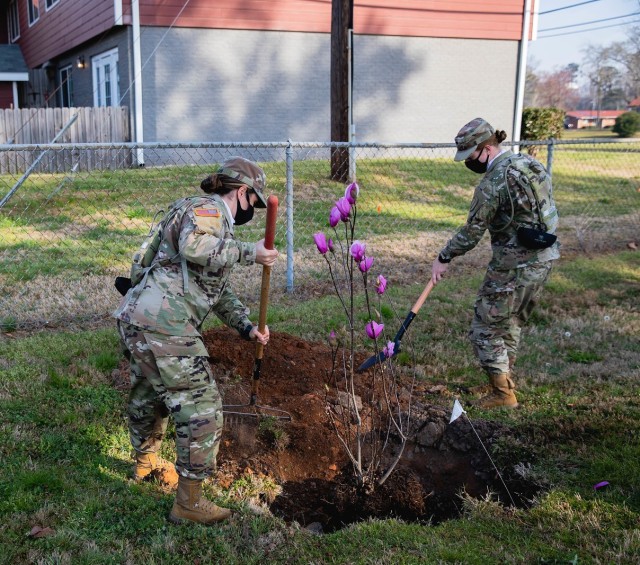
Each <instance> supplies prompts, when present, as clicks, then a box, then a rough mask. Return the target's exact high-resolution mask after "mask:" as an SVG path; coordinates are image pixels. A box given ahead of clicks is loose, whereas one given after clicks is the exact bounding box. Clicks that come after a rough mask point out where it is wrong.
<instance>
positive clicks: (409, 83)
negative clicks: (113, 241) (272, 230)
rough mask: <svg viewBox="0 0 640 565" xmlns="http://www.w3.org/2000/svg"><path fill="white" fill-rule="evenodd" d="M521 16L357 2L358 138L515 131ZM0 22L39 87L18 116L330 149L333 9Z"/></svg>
mask: <svg viewBox="0 0 640 565" xmlns="http://www.w3.org/2000/svg"><path fill="white" fill-rule="evenodd" d="M537 4H538V3H537V2H532V5H533V6H534V8H532V12H533V11H535V10H537V8H536V7H535V6H536V5H537ZM525 5H526V4H525V3H524V2H523V0H503V1H501V2H490V3H482V2H469V1H468V0H450V1H448V2H442V0H422V1H420V2H418V1H416V0H395V1H394V2H383V1H381V0H354V7H353V21H354V37H353V42H352V43H353V52H352V55H353V56H352V61H353V83H352V91H351V94H352V98H353V104H352V110H353V122H354V124H355V128H356V132H355V133H356V138H357V140H358V141H380V142H403V141H422V140H424V141H434V142H439V141H445V142H446V141H452V140H453V137H454V135H455V133H456V131H457V130H458V128H459V127H460V126H461V125H462V124H464V123H465V122H467V121H469V120H471V119H473V118H475V117H477V116H479V115H481V116H483V117H484V118H486V119H488V120H489V121H490V122H491V123H492V124H493V125H495V126H496V127H499V128H500V129H505V130H507V132H513V128H514V123H515V119H514V116H515V108H516V97H517V92H516V89H517V85H518V69H519V68H520V67H519V65H520V61H519V55H520V53H521V47H520V43H521V37H522V27H523V19H524V13H523V10H524V6H525ZM0 13H2V14H6V16H7V21H8V22H9V25H8V26H7V27H8V29H9V34H8V37H7V39H6V41H7V42H8V43H10V44H12V45H16V46H19V48H20V50H21V52H22V54H23V56H24V60H25V61H26V64H27V65H28V68H29V69H31V73H32V75H33V74H34V72H33V70H34V69H40V70H41V71H40V75H41V77H44V81H45V82H44V84H42V85H35V78H33V79H32V81H31V82H30V83H29V84H25V85H23V87H20V86H18V91H19V98H20V104H21V105H22V106H29V105H34V100H35V101H39V103H40V104H41V105H47V106H127V107H129V108H130V116H131V126H132V127H131V130H132V132H134V138H135V139H136V140H138V141H246V140H253V141H280V140H286V139H293V140H320V141H322V140H327V141H328V140H329V139H330V134H331V132H330V115H331V114H330V111H331V100H330V76H331V73H330V69H331V23H332V22H331V20H332V1H331V0H278V1H277V2H276V1H264V0H244V1H243V2H239V1H238V0H216V1H215V2H213V1H211V0H190V1H184V0H181V1H167V0H0ZM533 15H534V16H535V14H533ZM532 21H536V18H535V17H534V18H532ZM6 33H7V32H5V34H6ZM530 35H531V34H530ZM0 42H2V36H0ZM43 69H44V71H42V70H43ZM0 70H1V69H0ZM496 85H500V86H499V88H496ZM4 104H5V107H6V104H7V103H6V102H5V103H4ZM347 110H348V108H344V111H345V113H346V112H347Z"/></svg>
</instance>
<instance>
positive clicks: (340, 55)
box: [331, 0, 353, 182]
mask: <svg viewBox="0 0 640 565" xmlns="http://www.w3.org/2000/svg"><path fill="white" fill-rule="evenodd" d="M351 29H353V0H332V4H331V141H349V129H350V127H351V124H350V123H349V107H350V105H351V100H349V97H350V96H349V95H350V92H351V89H350V84H349V82H350V80H351V77H350V76H349V75H350V72H349V71H350V69H351V64H350V63H351V61H350V57H351V50H350V49H349V35H350V30H351ZM348 177H349V150H348V149H347V148H344V147H340V148H334V149H332V150H331V178H332V179H333V180H336V181H340V182H346V181H347V179H348Z"/></svg>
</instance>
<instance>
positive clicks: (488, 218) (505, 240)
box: [440, 151, 560, 270]
mask: <svg viewBox="0 0 640 565" xmlns="http://www.w3.org/2000/svg"><path fill="white" fill-rule="evenodd" d="M525 172H526V173H527V174H534V175H535V177H536V179H535V180H536V181H537V182H545V183H548V191H549V194H550V199H551V204H552V205H553V206H554V207H555V204H554V203H553V197H552V196H551V194H552V190H551V179H550V178H549V176H548V175H547V172H546V170H545V168H544V167H543V166H542V165H541V164H540V163H538V161H536V160H535V159H532V158H531V157H529V156H526V155H520V154H518V155H515V154H514V153H513V152H511V151H505V152H504V153H502V154H501V155H499V156H498V157H496V158H495V160H494V161H493V163H491V167H490V168H489V170H488V171H487V172H486V173H485V175H484V177H483V178H482V180H481V181H480V184H479V185H478V186H477V187H476V190H475V193H474V195H473V200H472V201H471V207H470V210H469V215H468V217H467V223H466V224H465V225H464V226H462V227H461V228H460V229H459V230H458V232H457V233H456V234H455V235H454V236H453V237H452V238H451V239H450V240H449V241H448V242H447V244H446V245H445V247H444V249H442V251H441V252H440V257H441V258H443V259H445V260H451V259H453V258H454V257H459V256H460V255H464V254H465V253H466V252H467V251H469V250H471V249H473V248H474V247H475V246H476V245H477V244H478V242H479V241H480V240H481V239H482V236H483V235H484V233H485V231H486V230H489V234H490V236H491V248H492V251H493V257H492V259H491V262H490V263H489V267H491V268H492V269H496V270H508V269H515V268H517V267H524V266H526V265H533V264H536V263H544V262H547V261H551V260H553V259H557V258H559V257H560V251H559V244H558V242H557V241H556V243H554V244H553V245H552V246H551V247H548V248H547V249H527V248H526V247H524V246H522V245H521V244H520V243H519V242H518V238H517V234H516V229H517V228H516V224H517V223H520V224H527V223H533V222H536V221H537V214H535V213H534V211H533V210H532V205H531V202H530V200H529V199H528V198H527V197H526V194H525V191H524V190H523V189H522V187H521V185H520V182H519V181H520V180H521V179H520V177H521V175H524V174H525ZM525 180H526V179H525ZM512 206H513V208H512ZM556 223H557V222H556ZM552 231H555V227H554V229H553V230H552Z"/></svg>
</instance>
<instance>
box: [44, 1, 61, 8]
mask: <svg viewBox="0 0 640 565" xmlns="http://www.w3.org/2000/svg"><path fill="white" fill-rule="evenodd" d="M58 2H60V0H45V6H46V7H47V10H50V9H51V8H53V7H54V6H55V5H56V4H57V3H58Z"/></svg>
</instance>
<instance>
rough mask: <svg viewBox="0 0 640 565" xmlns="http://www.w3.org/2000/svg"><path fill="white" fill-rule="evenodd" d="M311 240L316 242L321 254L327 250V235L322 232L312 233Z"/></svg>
mask: <svg viewBox="0 0 640 565" xmlns="http://www.w3.org/2000/svg"><path fill="white" fill-rule="evenodd" d="M313 241H315V242H316V247H317V248H318V251H319V252H320V253H321V254H322V255H324V254H325V253H326V252H327V251H328V250H329V247H328V246H327V237H326V236H325V235H324V233H322V232H318V233H314V234H313Z"/></svg>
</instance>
